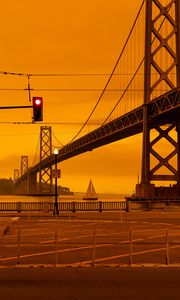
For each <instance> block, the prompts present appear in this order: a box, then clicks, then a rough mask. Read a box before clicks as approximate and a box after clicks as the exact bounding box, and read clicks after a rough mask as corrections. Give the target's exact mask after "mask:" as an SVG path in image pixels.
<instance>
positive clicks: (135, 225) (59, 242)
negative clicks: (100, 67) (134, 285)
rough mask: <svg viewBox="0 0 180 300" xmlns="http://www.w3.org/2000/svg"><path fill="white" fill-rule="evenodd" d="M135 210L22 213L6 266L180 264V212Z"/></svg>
mask: <svg viewBox="0 0 180 300" xmlns="http://www.w3.org/2000/svg"><path fill="white" fill-rule="evenodd" d="M90 216H91V217H92V214H90ZM101 216H102V215H101ZM104 216H106V215H104ZM135 216H136V215H133V214H132V215H129V214H124V216H123V218H121V217H119V218H118V219H117V218H116V219H113V218H112V219H109V218H104V219H98V218H94V219H92V218H87V215H86V218H84V219H83V218H82V215H81V218H80V217H78V216H77V217H76V218H74V219H72V218H69V217H64V218H63V217H62V216H60V217H58V218H57V219H56V218H54V217H52V216H46V217H42V216H38V217H30V218H27V217H21V218H19V219H18V220H16V222H13V223H12V224H11V225H10V226H9V230H8V231H7V232H6V234H5V235H4V236H3V238H2V239H1V242H0V244H1V247H0V266H16V265H17V264H18V265H24V266H52V265H53V266H54V265H56V266H73V267H75V266H92V265H98V266H125V265H126V266H127V265H134V266H138V265H141V266H142V265H143V266H146V265H150V266H152V265H154V266H156V265H159V266H161V265H163V266H167V265H171V266H172V265H173V266H174V265H176V266H178V265H180V255H179V252H180V221H179V217H175V216H174V217H172V218H169V215H167V217H166V215H163V216H164V217H163V216H162V215H161V217H160V215H159V217H158V215H155V216H153V217H152V214H150V213H149V214H146V215H145V217H146V218H139V217H136V218H135ZM147 216H148V218H147Z"/></svg>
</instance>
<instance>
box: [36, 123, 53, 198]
mask: <svg viewBox="0 0 180 300" xmlns="http://www.w3.org/2000/svg"><path fill="white" fill-rule="evenodd" d="M51 155H52V130H51V126H41V129H40V166H41V161H42V160H43V159H45V158H48V157H49V156H51ZM39 194H49V195H52V166H50V167H47V168H45V169H41V168H40V172H39Z"/></svg>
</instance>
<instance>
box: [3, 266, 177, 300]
mask: <svg viewBox="0 0 180 300" xmlns="http://www.w3.org/2000/svg"><path fill="white" fill-rule="evenodd" d="M179 282H180V269H176V268H169V269H167V268H158V269H157V268H156V269H153V268H133V269H132V268H131V269H129V268H111V267H110V268H109V267H108V268H57V269H55V268H37V269H24V268H23V269H17V268H16V269H0V299H3V300H4V299H5V300H10V299H11V300H12V299H13V300H29V299H34V300H36V299H37V300H39V299H44V300H46V299H47V300H56V299H61V300H91V299H92V300H99V299H111V300H115V299H123V300H124V299H133V300H141V299H143V300H144V299H146V300H150V299H153V300H156V299H157V300H161V299H162V300H166V299H167V300H170V299H174V300H176V299H180V284H179Z"/></svg>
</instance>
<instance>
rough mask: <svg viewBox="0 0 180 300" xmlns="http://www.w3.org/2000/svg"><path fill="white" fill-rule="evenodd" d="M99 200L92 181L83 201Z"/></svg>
mask: <svg viewBox="0 0 180 300" xmlns="http://www.w3.org/2000/svg"><path fill="white" fill-rule="evenodd" d="M97 199H98V197H97V194H96V191H95V189H94V186H93V183H92V180H91V179H90V181H89V185H88V188H87V192H86V195H85V197H83V200H97Z"/></svg>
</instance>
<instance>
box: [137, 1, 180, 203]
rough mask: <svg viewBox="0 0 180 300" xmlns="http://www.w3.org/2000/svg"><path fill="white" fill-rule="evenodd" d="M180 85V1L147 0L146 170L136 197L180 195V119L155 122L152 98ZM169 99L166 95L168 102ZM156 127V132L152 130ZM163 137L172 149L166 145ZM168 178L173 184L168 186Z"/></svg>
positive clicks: (144, 159)
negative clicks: (150, 111)
mask: <svg viewBox="0 0 180 300" xmlns="http://www.w3.org/2000/svg"><path fill="white" fill-rule="evenodd" d="M177 87H180V1H177V0H169V1H168V0H167V1H163V0H158V1H157V0H146V29H145V63H144V110H143V143H142V171H141V182H140V184H137V186H136V198H140V199H145V200H146V199H154V198H158V199H167V198H171V199H177V198H179V199H180V121H177V120H174V119H173V118H168V116H167V118H164V119H161V118H159V119H158V120H156V121H154V123H153V124H152V122H151V120H150V118H149V104H150V102H151V101H152V100H153V99H154V98H157V97H158V96H160V95H162V94H163V93H165V92H166V91H170V90H173V89H175V88H177ZM165 101H166V98H165V100H164V105H166V102H165ZM152 128H153V129H155V131H156V134H151V129H152ZM162 141H165V142H166V144H167V147H166V150H169V153H167V151H165V149H164V148H163V147H162ZM160 143H161V144H160ZM158 144H159V145H158ZM156 181H159V182H160V186H159V187H156V186H155V182H156ZM165 182H171V184H168V186H165Z"/></svg>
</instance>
